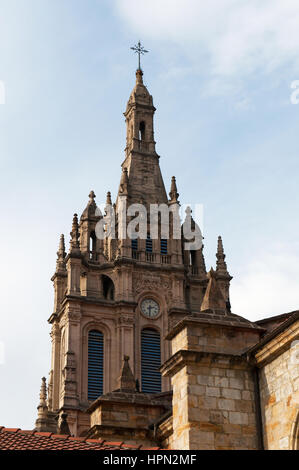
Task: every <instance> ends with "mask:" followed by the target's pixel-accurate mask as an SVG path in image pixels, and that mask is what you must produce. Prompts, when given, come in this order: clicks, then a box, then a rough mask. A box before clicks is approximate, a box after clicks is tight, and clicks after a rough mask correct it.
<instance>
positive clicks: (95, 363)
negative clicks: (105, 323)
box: [88, 330, 104, 400]
mask: <svg viewBox="0 0 299 470" xmlns="http://www.w3.org/2000/svg"><path fill="white" fill-rule="evenodd" d="M103 386H104V336H103V333H101V332H100V331H97V330H92V331H90V332H89V334H88V400H96V399H97V398H98V397H99V396H100V395H103Z"/></svg>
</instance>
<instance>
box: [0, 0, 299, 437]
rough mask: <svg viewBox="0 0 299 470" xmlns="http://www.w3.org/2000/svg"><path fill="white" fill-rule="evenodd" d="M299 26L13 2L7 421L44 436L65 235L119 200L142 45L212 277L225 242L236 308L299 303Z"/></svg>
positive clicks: (249, 11)
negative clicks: (76, 221) (44, 382)
mask: <svg viewBox="0 0 299 470" xmlns="http://www.w3.org/2000/svg"><path fill="white" fill-rule="evenodd" d="M298 24H299V5H298V2H297V0H284V1H283V2H282V1H281V0H263V2H261V1H260V0H250V1H249V0H210V1H209V2H204V1H201V0H163V2H161V1H159V0H151V1H150V2H149V1H146V0H85V1H84V2H83V1H82V0H81V1H80V0H0V103H1V104H0V191H1V195H0V207H1V216H2V217H1V231H0V246H1V247H2V253H1V268H2V269H1V271H0V284H1V287H2V295H1V309H0V381H1V387H0V425H4V426H7V427H20V428H23V429H32V427H33V426H34V421H35V419H36V406H37V404H38V396H39V389H40V383H41V377H42V376H47V375H48V372H49V368H50V347H51V345H50V337H49V332H50V326H49V325H48V323H47V319H48V318H49V317H50V315H51V313H52V309H53V288H52V283H51V281H50V278H51V276H52V275H53V272H54V270H55V260H56V251H57V247H58V242H59V236H60V234H61V233H64V234H65V235H66V240H67V244H68V241H69V232H70V229H71V222H72V216H73V214H74V213H75V212H78V213H79V214H80V213H81V212H82V211H83V210H84V208H85V206H86V204H87V201H88V194H89V192H90V190H91V189H93V190H94V191H95V193H96V195H97V201H98V203H100V202H103V201H105V195H106V192H107V191H108V190H109V191H111V192H112V197H114V198H115V196H116V192H117V189H118V184H119V179H120V164H121V162H122V161H123V158H124V152H123V150H124V147H125V122H124V117H123V114H122V113H123V112H124V110H125V106H126V102H127V100H128V98H129V95H130V92H131V90H132V88H133V86H134V83H135V69H136V66H137V57H136V55H134V53H133V52H132V51H131V50H130V47H131V46H133V45H134V44H136V43H137V42H138V40H139V39H140V40H141V41H142V43H143V45H144V47H145V48H146V49H148V50H149V51H150V53H149V54H147V55H146V57H144V59H143V62H142V67H143V70H144V82H145V84H146V85H147V87H148V89H149V91H150V93H151V94H152V95H153V98H154V104H155V106H156V108H157V112H156V117H155V139H156V141H157V151H158V153H159V155H160V156H161V159H160V165H161V169H162V173H163V176H164V181H165V185H166V189H167V191H168V190H169V188H170V180H171V176H173V175H175V176H176V177H177V185H178V191H179V193H180V201H181V202H182V203H192V204H202V205H203V213H204V219H203V225H202V230H203V234H204V237H205V239H204V245H205V248H204V253H205V259H206V265H207V268H208V269H209V268H210V266H215V261H216V259H215V253H216V247H217V237H218V235H221V236H222V238H223V243H224V249H225V252H226V255H227V258H226V260H227V264H228V270H229V272H230V274H231V275H232V276H233V277H234V279H233V280H232V283H231V304H232V311H233V312H234V313H237V314H239V315H243V316H245V317H247V318H249V319H251V320H256V319H259V318H264V317H267V316H273V315H276V314H280V313H284V312H288V311H292V310H296V309H298V308H299V289H298V284H299V239H298V232H299V221H298V171H299V159H298V146H299V141H298V126H299V103H297V101H299V93H298V99H297V95H296V88H292V85H293V87H298V85H299V82H298V83H297V84H296V81H298V80H299V34H298ZM4 91H5V93H4ZM297 91H298V90H297ZM4 95H5V96H4ZM4 98H5V99H4ZM296 103H297V104H296Z"/></svg>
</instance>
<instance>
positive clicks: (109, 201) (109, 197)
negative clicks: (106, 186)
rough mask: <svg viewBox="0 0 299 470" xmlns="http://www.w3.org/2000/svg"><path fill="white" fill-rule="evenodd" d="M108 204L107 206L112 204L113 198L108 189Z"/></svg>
mask: <svg viewBox="0 0 299 470" xmlns="http://www.w3.org/2000/svg"><path fill="white" fill-rule="evenodd" d="M106 205H107V206H112V199H111V193H110V191H108V193H107V199H106Z"/></svg>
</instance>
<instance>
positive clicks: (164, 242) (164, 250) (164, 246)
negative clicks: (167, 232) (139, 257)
mask: <svg viewBox="0 0 299 470" xmlns="http://www.w3.org/2000/svg"><path fill="white" fill-rule="evenodd" d="M161 254H162V255H167V240H163V239H161Z"/></svg>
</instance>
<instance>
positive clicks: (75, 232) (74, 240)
mask: <svg viewBox="0 0 299 470" xmlns="http://www.w3.org/2000/svg"><path fill="white" fill-rule="evenodd" d="M70 235H71V241H70V247H71V248H70V251H71V253H74V252H78V251H79V250H80V248H79V225H78V215H77V214H74V217H73V224H72V231H71V233H70Z"/></svg>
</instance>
